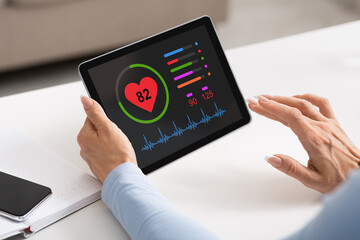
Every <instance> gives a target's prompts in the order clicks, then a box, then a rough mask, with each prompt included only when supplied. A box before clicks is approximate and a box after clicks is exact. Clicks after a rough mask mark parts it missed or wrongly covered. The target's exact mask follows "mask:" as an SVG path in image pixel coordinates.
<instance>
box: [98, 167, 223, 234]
mask: <svg viewBox="0 0 360 240" xmlns="http://www.w3.org/2000/svg"><path fill="white" fill-rule="evenodd" d="M101 195H102V199H103V201H104V202H105V204H106V205H107V206H108V207H109V208H110V210H111V211H112V213H113V214H114V216H115V217H116V218H117V220H118V221H119V222H120V223H121V225H122V226H123V227H124V229H125V230H126V232H127V233H128V234H129V235H130V237H131V239H141V240H142V239H158V240H162V239H164V240H165V239H166V240H168V239H172V240H177V239H192V240H197V239H207V240H212V239H218V238H217V237H216V236H214V235H213V234H212V233H211V232H209V231H208V230H207V229H205V228H204V227H202V226H201V225H200V224H198V223H196V222H195V221H193V220H191V219H189V218H188V217H186V216H184V215H183V214H181V213H180V212H178V211H177V210H176V209H175V208H174V207H173V206H172V205H171V204H170V203H169V202H168V201H167V200H166V199H165V198H164V197H163V196H162V195H161V194H160V193H159V192H158V191H157V189H156V188H155V187H154V186H153V185H152V184H151V183H150V182H149V180H148V179H147V178H146V176H145V175H144V174H143V173H142V172H141V170H140V169H139V168H138V167H137V166H135V165H134V164H132V163H123V164H121V165H119V166H118V167H116V168H115V169H114V170H113V171H112V172H111V173H110V174H109V175H108V176H107V178H106V179H105V182H104V185H103V188H102V193H101Z"/></svg>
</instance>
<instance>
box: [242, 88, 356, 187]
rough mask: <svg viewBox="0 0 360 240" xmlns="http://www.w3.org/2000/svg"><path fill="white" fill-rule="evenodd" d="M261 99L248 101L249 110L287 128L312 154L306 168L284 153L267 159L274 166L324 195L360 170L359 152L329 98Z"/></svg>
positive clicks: (281, 97) (298, 96)
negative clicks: (336, 116)
mask: <svg viewBox="0 0 360 240" xmlns="http://www.w3.org/2000/svg"><path fill="white" fill-rule="evenodd" d="M258 99H259V101H258V102H257V101H255V100H252V99H249V100H248V102H249V108H250V109H251V110H252V111H254V112H256V113H258V114H260V115H263V116H265V117H267V118H270V119H272V120H275V121H279V122H281V123H283V124H284V125H285V126H288V127H289V128H290V129H291V130H292V131H293V132H294V133H295V134H296V135H297V136H298V138H299V140H300V142H301V144H302V145H303V147H304V148H305V150H306V151H307V153H308V155H309V161H308V164H307V167H306V166H303V165H302V164H300V163H299V162H298V161H296V160H294V159H293V158H291V157H289V156H286V155H283V154H275V155H274V156H272V157H270V158H268V159H267V161H268V162H269V163H270V164H271V165H272V166H274V167H275V168H277V169H279V170H280V171H282V172H284V173H286V174H287V175H289V176H291V177H294V178H296V179H297V180H299V181H300V182H302V183H303V184H304V185H305V186H307V187H310V188H313V189H315V190H317V191H319V192H322V193H327V192H330V191H331V190H333V189H334V188H335V187H336V186H337V185H338V184H339V183H341V182H342V181H344V180H345V179H346V178H347V176H348V174H349V172H350V171H351V170H352V169H355V168H358V167H359V162H360V151H359V149H358V148H357V147H356V146H355V145H354V144H353V143H352V142H351V140H350V139H349V138H348V136H347V135H346V133H345V132H344V130H343V129H342V128H341V127H340V124H339V123H338V121H337V120H336V118H335V115H334V112H333V110H332V108H331V106H330V104H329V102H328V100H327V99H326V98H322V97H319V96H316V95H314V94H304V95H297V96H294V97H283V96H270V95H261V96H258ZM315 106H316V107H318V109H317V108H315Z"/></svg>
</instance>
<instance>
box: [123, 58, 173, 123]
mask: <svg viewBox="0 0 360 240" xmlns="http://www.w3.org/2000/svg"><path fill="white" fill-rule="evenodd" d="M136 67H142V68H146V69H148V70H150V71H152V72H153V73H155V74H156V76H158V78H160V80H161V82H162V84H163V85H164V89H165V94H166V102H165V107H164V109H163V110H162V112H161V113H160V114H159V115H158V116H157V117H156V118H153V119H149V120H142V119H139V118H136V117H134V116H133V115H131V114H130V113H129V112H128V111H126V109H125V108H124V106H123V105H122V103H121V101H120V99H118V100H119V102H118V103H119V106H120V108H121V110H123V112H124V113H125V114H126V116H128V117H129V118H130V119H132V120H134V121H135V122H138V123H143V124H149V123H154V122H156V121H158V120H160V118H162V117H163V116H164V114H165V113H166V110H167V108H168V106H169V90H168V88H167V85H166V82H165V80H164V78H163V77H162V76H161V75H160V73H158V72H157V71H156V70H155V69H153V68H152V67H150V66H148V65H145V64H140V63H136V64H131V65H130V66H129V68H136ZM116 91H118V89H116Z"/></svg>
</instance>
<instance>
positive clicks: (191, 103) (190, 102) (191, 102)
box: [189, 98, 197, 107]
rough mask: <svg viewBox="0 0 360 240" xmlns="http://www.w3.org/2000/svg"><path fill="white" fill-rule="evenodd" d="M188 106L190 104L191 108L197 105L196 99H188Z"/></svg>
mask: <svg viewBox="0 0 360 240" xmlns="http://www.w3.org/2000/svg"><path fill="white" fill-rule="evenodd" d="M189 104H190V106H191V107H192V106H194V105H196V104H197V100H196V98H190V99H189Z"/></svg>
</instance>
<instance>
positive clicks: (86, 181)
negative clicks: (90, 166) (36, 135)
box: [0, 128, 101, 226]
mask: <svg viewBox="0 0 360 240" xmlns="http://www.w3.org/2000/svg"><path fill="white" fill-rule="evenodd" d="M0 169H1V171H3V172H6V173H9V174H12V175H15V176H17V177H21V178H24V179H27V180H29V181H33V182H36V183H39V184H42V185H45V186H48V187H50V188H51V189H52V191H53V194H52V196H51V197H50V198H49V199H47V200H46V201H45V202H44V203H43V204H42V205H41V206H40V207H39V208H38V209H36V210H35V211H34V212H33V213H32V214H31V215H30V216H29V218H28V219H27V220H26V221H25V222H24V223H25V225H29V226H30V225H31V224H33V223H35V222H37V221H40V220H41V219H43V218H45V217H47V216H49V215H52V214H54V213H56V212H59V211H62V210H63V209H65V208H68V207H69V206H71V205H73V204H76V203H77V202H79V201H81V200H83V199H85V198H87V197H89V196H92V195H94V194H97V195H98V197H97V199H100V190H101V184H100V183H99V182H98V180H96V179H95V178H93V177H92V176H90V175H89V174H87V173H86V172H84V171H81V170H80V169H78V168H77V167H75V166H73V165H72V164H70V163H69V162H67V161H66V160H65V159H63V158H61V157H60V156H58V155H57V154H55V153H54V152H52V151H51V150H49V149H47V148H46V147H44V146H42V145H40V144H39V143H37V142H35V141H34V140H32V139H30V138H28V137H27V136H25V135H24V134H22V133H20V132H19V131H18V130H16V129H15V128H7V129H2V130H0ZM69 214H70V213H69ZM0 220H1V219H0ZM0 225H1V222H0Z"/></svg>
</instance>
